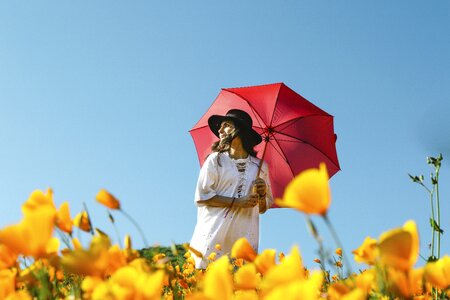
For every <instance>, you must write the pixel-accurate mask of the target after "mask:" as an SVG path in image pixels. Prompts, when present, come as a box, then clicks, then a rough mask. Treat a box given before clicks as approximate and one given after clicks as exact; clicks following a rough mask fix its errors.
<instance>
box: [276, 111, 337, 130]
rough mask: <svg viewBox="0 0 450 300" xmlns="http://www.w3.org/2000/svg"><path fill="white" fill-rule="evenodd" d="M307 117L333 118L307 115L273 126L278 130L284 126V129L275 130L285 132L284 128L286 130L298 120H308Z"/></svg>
mask: <svg viewBox="0 0 450 300" xmlns="http://www.w3.org/2000/svg"><path fill="white" fill-rule="evenodd" d="M309 117H325V118H329V117H331V118H333V116H330V115H320V114H313V115H308V116H301V117H297V118H293V119H290V120H287V121H285V122H283V123H281V124H278V125H277V126H275V127H274V128H279V127H280V126H282V125H286V127H283V128H281V129H279V130H277V131H282V130H285V129H286V128H288V127H289V126H292V125H293V124H294V123H295V122H297V121H298V120H300V119H305V118H309Z"/></svg>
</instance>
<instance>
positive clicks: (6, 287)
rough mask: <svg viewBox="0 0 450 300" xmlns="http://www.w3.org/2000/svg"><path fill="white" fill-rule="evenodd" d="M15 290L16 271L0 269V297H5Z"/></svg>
mask: <svg viewBox="0 0 450 300" xmlns="http://www.w3.org/2000/svg"><path fill="white" fill-rule="evenodd" d="M15 290H16V271H14V270H10V269H4V270H0V299H5V298H6V297H7V296H8V295H10V294H12V293H14V291H15Z"/></svg>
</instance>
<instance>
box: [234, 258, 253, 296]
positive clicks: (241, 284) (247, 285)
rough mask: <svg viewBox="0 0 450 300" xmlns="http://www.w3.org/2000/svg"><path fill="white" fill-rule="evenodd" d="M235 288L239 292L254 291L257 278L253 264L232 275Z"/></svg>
mask: <svg viewBox="0 0 450 300" xmlns="http://www.w3.org/2000/svg"><path fill="white" fill-rule="evenodd" d="M234 282H235V284H236V285H235V287H236V288H237V289H240V290H250V289H256V286H257V284H258V277H257V273H256V267H255V265H254V264H246V265H244V266H242V267H241V268H240V269H239V270H237V272H236V273H235V274H234Z"/></svg>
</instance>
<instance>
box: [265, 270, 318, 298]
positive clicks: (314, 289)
mask: <svg viewBox="0 0 450 300" xmlns="http://www.w3.org/2000/svg"><path fill="white" fill-rule="evenodd" d="M322 282H323V276H322V273H321V272H315V273H313V274H312V275H311V277H310V278H309V279H296V280H294V281H289V282H286V283H285V284H282V285H281V284H280V285H276V286H275V287H274V288H273V289H272V290H271V291H270V292H269V293H268V294H267V295H266V296H265V297H264V299H265V300H279V299H299V300H300V299H301V300H316V299H321V298H320V288H321V286H322Z"/></svg>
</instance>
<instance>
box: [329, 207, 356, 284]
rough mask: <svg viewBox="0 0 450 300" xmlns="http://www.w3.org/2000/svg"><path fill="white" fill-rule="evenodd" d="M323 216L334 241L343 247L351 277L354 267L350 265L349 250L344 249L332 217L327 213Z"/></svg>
mask: <svg viewBox="0 0 450 300" xmlns="http://www.w3.org/2000/svg"><path fill="white" fill-rule="evenodd" d="M322 218H323V219H324V220H325V224H327V226H328V229H329V230H330V232H331V235H332V236H333V239H334V242H335V243H336V245H337V246H338V247H339V248H341V249H342V258H343V259H344V262H345V265H346V266H347V276H348V277H350V275H351V273H352V267H351V265H350V261H349V260H348V259H347V252H346V251H344V247H343V246H342V243H341V241H340V239H339V236H338V235H337V232H336V230H335V229H334V227H333V224H331V221H330V219H329V218H328V216H327V215H326V214H324V215H322Z"/></svg>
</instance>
